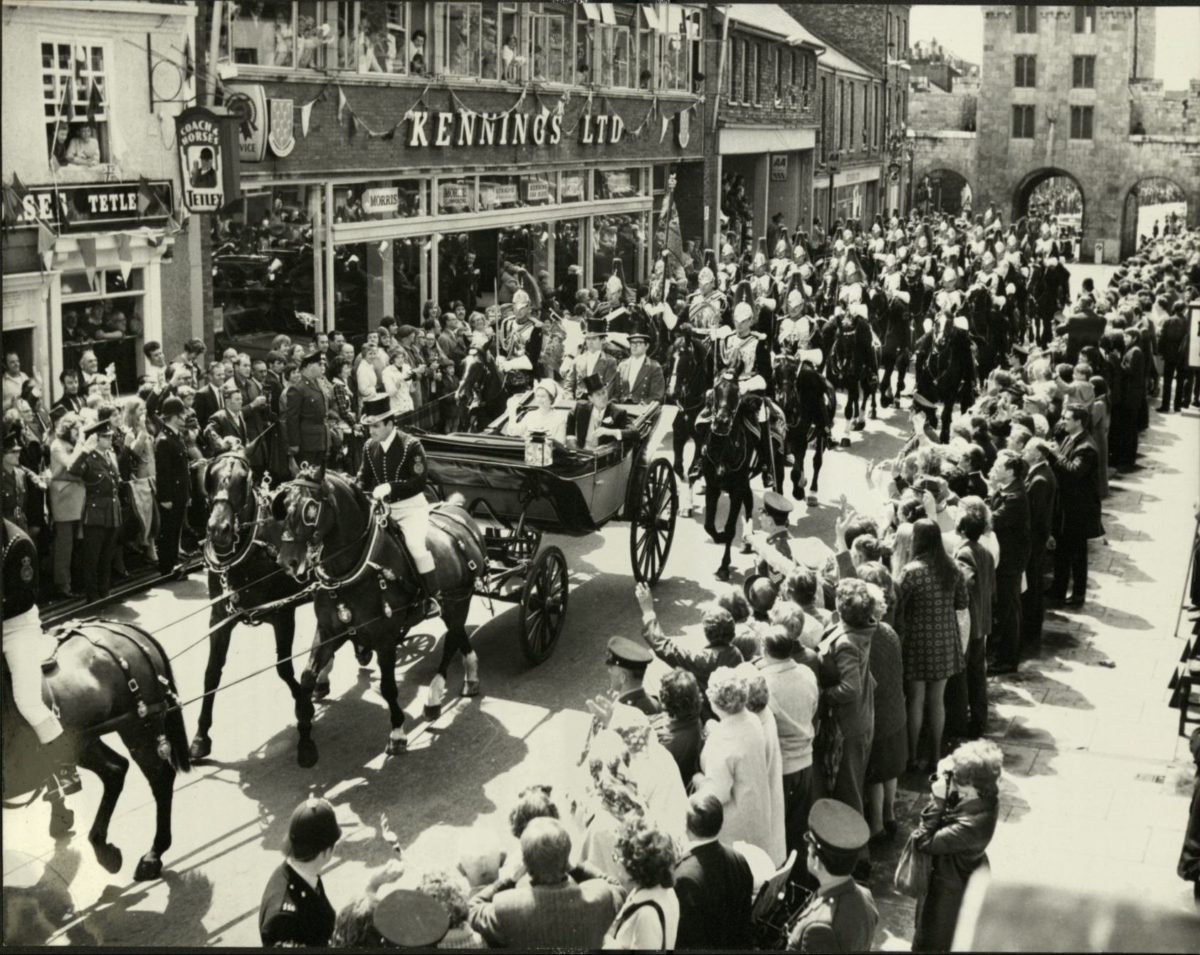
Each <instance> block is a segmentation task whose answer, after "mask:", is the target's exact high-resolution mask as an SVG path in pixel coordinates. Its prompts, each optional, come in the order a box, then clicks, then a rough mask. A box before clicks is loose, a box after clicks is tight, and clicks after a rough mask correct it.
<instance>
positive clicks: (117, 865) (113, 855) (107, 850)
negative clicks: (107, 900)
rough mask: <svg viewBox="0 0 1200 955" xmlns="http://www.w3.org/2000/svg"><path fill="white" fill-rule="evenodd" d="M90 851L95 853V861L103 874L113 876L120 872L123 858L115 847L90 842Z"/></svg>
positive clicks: (103, 843)
mask: <svg viewBox="0 0 1200 955" xmlns="http://www.w3.org/2000/svg"><path fill="white" fill-rule="evenodd" d="M92 850H93V851H94V852H95V853H96V861H97V862H99V863H100V867H101V868H102V869H104V871H105V872H108V873H109V874H111V875H115V874H116V873H118V872H120V871H121V866H122V865H123V863H124V858H123V857H122V855H121V850H120V849H118V848H117V847H116V846H114V845H111V844H110V843H107V842H92Z"/></svg>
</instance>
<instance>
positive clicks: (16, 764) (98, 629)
mask: <svg viewBox="0 0 1200 955" xmlns="http://www.w3.org/2000/svg"><path fill="white" fill-rule="evenodd" d="M54 636H55V638H56V639H57V641H58V642H57V645H56V646H55V648H54V650H53V653H52V657H51V659H52V661H53V662H47V663H45V664H43V665H42V670H43V678H42V697H43V698H44V699H45V700H46V703H47V704H48V705H49V706H50V707H51V708H54V709H57V711H58V714H59V718H60V719H61V721H62V725H63V729H64V731H65V732H67V733H68V734H70V735H71V737H72V739H73V740H74V742H75V745H76V748H77V751H78V753H79V758H78V762H79V765H80V767H82V768H83V769H87V770H91V771H92V772H93V773H95V774H96V775H97V776H99V777H100V781H101V782H102V783H103V784H104V794H103V796H101V798H100V807H99V809H97V811H96V819H95V821H94V822H93V823H92V828H91V830H90V831H89V832H88V841H89V842H90V843H91V844H92V848H93V850H95V853H96V860H97V861H98V862H99V863H100V865H102V866H103V867H104V868H105V869H106V870H107V871H108V872H113V873H116V872H119V871H120V870H121V866H122V855H121V850H120V849H119V848H117V847H116V846H114V845H111V844H110V843H109V841H108V824H109V822H110V821H111V820H112V816H113V811H114V810H115V809H116V806H117V799H118V798H119V797H120V795H121V790H122V789H124V788H125V774H126V773H127V772H128V771H129V760H128V759H126V758H125V757H124V756H122V755H121V754H120V753H118V752H117V751H116V750H114V749H112V748H111V747H110V746H108V744H106V743H105V742H104V740H103V736H104V735H106V734H108V733H117V734H118V735H119V736H120V737H121V742H122V743H124V744H125V748H126V749H127V750H128V751H129V755H130V756H132V757H133V761H134V762H135V763H137V764H138V768H139V769H141V771H142V775H144V776H145V777H146V780H147V782H149V783H150V791H151V792H152V793H153V794H154V803H155V806H156V821H155V831H154V843H153V845H152V846H151V848H150V851H149V852H147V853H146V854H145V855H144V856H142V857H141V859H140V860H138V864H137V868H136V870H135V871H134V876H133V877H134V878H135V879H137V880H138V881H144V880H147V879H157V878H158V877H159V876H160V875H161V874H162V867H163V866H162V856H163V854H164V853H165V852H166V851H167V849H169V848H170V847H171V802H172V800H173V798H174V790H175V774H176V773H180V772H187V771H188V770H189V769H191V762H190V760H189V759H188V741H187V728H186V727H185V726H184V724H183V713H182V712H181V711H180V709H179V705H178V704H179V700H178V697H177V695H176V690H175V676H174V674H173V673H172V672H171V664H170V661H169V660H168V659H167V654H166V653H165V652H164V651H163V648H162V646H161V645H160V644H159V643H158V641H157V640H155V639H154V638H153V637H152V636H150V634H148V633H147V632H146V631H145V630H143V629H141V628H140V627H135V626H134V625H133V624H127V623H116V622H114V621H100V620H89V621H85V622H83V623H79V624H74V625H67V626H64V627H61V628H59V629H58V630H57V631H55V632H54ZM47 646H48V647H49V646H50V644H49V642H47ZM4 676H5V683H6V684H7V683H8V680H9V676H8V671H7V670H5V674H4ZM5 690H6V692H5V693H4V702H3V713H2V715H0V720H2V722H3V735H4V740H3V745H4V798H5V799H6V800H10V799H14V798H16V797H18V796H21V795H23V794H27V793H32V797H31V798H35V797H36V796H37V793H38V791H39V790H40V788H41V786H42V784H43V781H44V780H45V778H46V772H47V769H48V767H47V766H46V765H45V763H44V759H43V757H42V752H41V750H40V747H39V745H38V741H37V738H36V737H35V736H34V734H33V730H31V729H30V728H29V726H28V724H26V722H25V720H24V719H23V718H22V717H21V715H20V714H19V713H18V712H17V710H16V707H15V706H14V705H13V702H12V692H11V689H10V687H8V686H6V687H5ZM74 822H75V814H74V813H73V812H72V811H71V810H70V809H68V808H67V807H66V805H65V804H63V803H62V802H61V801H57V800H52V801H51V813H50V834H51V835H52V836H54V837H55V838H58V837H60V836H64V835H66V834H67V833H68V832H70V830H71V827H72V826H73V825H74Z"/></svg>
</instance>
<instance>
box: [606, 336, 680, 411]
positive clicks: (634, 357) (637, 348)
mask: <svg viewBox="0 0 1200 955" xmlns="http://www.w3.org/2000/svg"><path fill="white" fill-rule="evenodd" d="M649 347H650V329H649V326H648V323H647V322H646V321H645V319H643V318H641V317H640V316H639V317H638V319H637V320H636V321H635V322H634V323H633V325H632V331H630V333H629V357H628V358H626V359H625V360H624V361H623V362H621V364H620V365H618V366H617V376H616V379H615V380H614V382H613V386H612V398H613V400H614V401H620V402H628V403H630V404H650V403H651V402H657V403H660V404H661V403H662V400H663V397H664V396H665V395H666V392H667V381H666V377H665V376H664V375H663V370H662V365H660V364H659V363H658V362H656V361H655V360H654V359H653V358H649V357H647V355H646V352H647V350H648V349H649Z"/></svg>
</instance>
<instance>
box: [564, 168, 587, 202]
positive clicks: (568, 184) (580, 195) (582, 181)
mask: <svg viewBox="0 0 1200 955" xmlns="http://www.w3.org/2000/svg"><path fill="white" fill-rule="evenodd" d="M587 183H588V181H587V175H586V173H582V172H564V173H562V174H561V175H560V176H559V191H558V201H559V202H583V201H584V200H585V199H587V197H588V195H587Z"/></svg>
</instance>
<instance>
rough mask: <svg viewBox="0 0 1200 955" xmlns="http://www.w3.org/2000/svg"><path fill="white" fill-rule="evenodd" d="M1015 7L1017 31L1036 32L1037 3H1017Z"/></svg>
mask: <svg viewBox="0 0 1200 955" xmlns="http://www.w3.org/2000/svg"><path fill="white" fill-rule="evenodd" d="M1015 9H1016V11H1017V32H1018V33H1037V9H1038V8H1037V5H1036V4H1033V3H1019V4H1017V6H1016V8H1015Z"/></svg>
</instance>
